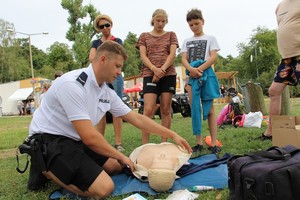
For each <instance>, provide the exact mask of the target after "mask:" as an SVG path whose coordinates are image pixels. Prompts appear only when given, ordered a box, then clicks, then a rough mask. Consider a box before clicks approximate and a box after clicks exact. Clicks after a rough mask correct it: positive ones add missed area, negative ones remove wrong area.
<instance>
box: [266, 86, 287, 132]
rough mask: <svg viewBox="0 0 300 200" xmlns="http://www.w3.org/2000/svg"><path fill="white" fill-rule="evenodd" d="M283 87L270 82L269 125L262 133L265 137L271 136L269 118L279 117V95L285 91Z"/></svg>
mask: <svg viewBox="0 0 300 200" xmlns="http://www.w3.org/2000/svg"><path fill="white" fill-rule="evenodd" d="M285 87H286V85H285V84H283V83H276V82H272V84H271V86H270V88H269V95H270V110H269V125H268V128H267V129H266V131H265V133H264V135H265V136H271V135H272V128H271V127H272V126H271V116H272V115H279V114H280V112H281V94H282V92H283V90H284V89H285Z"/></svg>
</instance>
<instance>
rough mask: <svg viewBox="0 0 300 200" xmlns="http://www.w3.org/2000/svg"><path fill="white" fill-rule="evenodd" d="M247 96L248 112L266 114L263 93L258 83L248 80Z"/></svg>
mask: <svg viewBox="0 0 300 200" xmlns="http://www.w3.org/2000/svg"><path fill="white" fill-rule="evenodd" d="M246 89H247V94H248V95H247V96H248V101H249V105H250V112H258V111H260V112H262V114H263V115H266V106H265V101H264V95H263V92H262V89H261V87H260V86H259V85H257V84H254V83H252V82H249V83H247V84H246Z"/></svg>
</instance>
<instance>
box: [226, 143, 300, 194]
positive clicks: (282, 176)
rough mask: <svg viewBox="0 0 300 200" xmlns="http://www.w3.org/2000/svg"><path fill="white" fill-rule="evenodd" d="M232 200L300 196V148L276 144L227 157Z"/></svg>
mask: <svg viewBox="0 0 300 200" xmlns="http://www.w3.org/2000/svg"><path fill="white" fill-rule="evenodd" d="M227 165H228V173H229V175H228V177H229V182H228V187H229V190H230V194H229V199H230V200H296V199H300V149H299V148H296V147H294V146H292V145H288V146H285V147H282V148H279V147H276V146H273V147H271V148H269V149H267V150H266V151H258V152H253V153H249V154H245V155H236V156H233V157H231V158H230V159H229V160H228V163H227Z"/></svg>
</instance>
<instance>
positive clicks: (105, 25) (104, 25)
mask: <svg viewBox="0 0 300 200" xmlns="http://www.w3.org/2000/svg"><path fill="white" fill-rule="evenodd" d="M110 26H111V24H110V23H105V24H101V25H99V28H100V29H104V27H106V28H108V27H110Z"/></svg>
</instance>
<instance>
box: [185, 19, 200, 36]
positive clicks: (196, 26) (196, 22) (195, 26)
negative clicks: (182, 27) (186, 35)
mask: <svg viewBox="0 0 300 200" xmlns="http://www.w3.org/2000/svg"><path fill="white" fill-rule="evenodd" d="M188 24H189V27H190V29H191V31H193V33H194V34H195V35H202V34H203V25H204V20H201V19H192V20H191V21H189V22H188Z"/></svg>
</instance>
